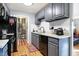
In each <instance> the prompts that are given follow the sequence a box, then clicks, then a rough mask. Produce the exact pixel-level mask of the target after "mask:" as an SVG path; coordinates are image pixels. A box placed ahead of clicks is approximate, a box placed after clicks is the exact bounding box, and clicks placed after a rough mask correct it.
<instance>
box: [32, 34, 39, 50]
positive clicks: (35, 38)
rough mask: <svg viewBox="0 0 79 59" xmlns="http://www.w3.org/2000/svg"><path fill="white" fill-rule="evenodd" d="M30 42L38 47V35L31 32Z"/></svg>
mask: <svg viewBox="0 0 79 59" xmlns="http://www.w3.org/2000/svg"><path fill="white" fill-rule="evenodd" d="M32 44H33V45H34V46H35V47H36V48H37V49H39V35H37V34H34V33H32Z"/></svg>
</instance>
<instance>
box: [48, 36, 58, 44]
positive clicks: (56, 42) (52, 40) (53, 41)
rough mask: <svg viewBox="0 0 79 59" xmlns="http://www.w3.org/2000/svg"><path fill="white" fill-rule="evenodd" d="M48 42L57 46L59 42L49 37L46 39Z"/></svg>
mask: <svg viewBox="0 0 79 59" xmlns="http://www.w3.org/2000/svg"><path fill="white" fill-rule="evenodd" d="M48 42H52V43H55V44H58V43H59V40H58V39H57V38H51V37H49V38H48Z"/></svg>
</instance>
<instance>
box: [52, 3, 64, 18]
mask: <svg viewBox="0 0 79 59" xmlns="http://www.w3.org/2000/svg"><path fill="white" fill-rule="evenodd" d="M63 5H64V4H62V3H54V4H53V10H55V13H53V15H54V18H55V19H59V18H61V17H62V16H63V15H64V7H63Z"/></svg>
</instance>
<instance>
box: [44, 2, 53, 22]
mask: <svg viewBox="0 0 79 59" xmlns="http://www.w3.org/2000/svg"><path fill="white" fill-rule="evenodd" d="M52 20H53V6H52V4H51V3H49V4H48V5H47V6H46V7H45V21H48V22H50V21H52Z"/></svg>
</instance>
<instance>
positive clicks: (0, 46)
mask: <svg viewBox="0 0 79 59" xmlns="http://www.w3.org/2000/svg"><path fill="white" fill-rule="evenodd" d="M8 41H9V39H5V40H0V48H3V47H4V46H5V45H6V44H7V43H8Z"/></svg>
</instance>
